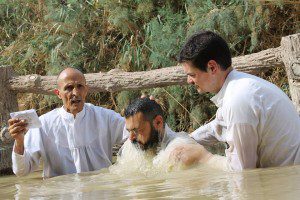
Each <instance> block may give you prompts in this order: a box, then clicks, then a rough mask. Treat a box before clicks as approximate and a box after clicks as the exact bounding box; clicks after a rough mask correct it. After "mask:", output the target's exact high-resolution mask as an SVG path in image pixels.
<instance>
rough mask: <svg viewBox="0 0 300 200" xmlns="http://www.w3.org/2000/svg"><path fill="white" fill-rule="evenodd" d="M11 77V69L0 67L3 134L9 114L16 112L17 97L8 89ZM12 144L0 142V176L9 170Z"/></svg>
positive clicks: (0, 105)
mask: <svg viewBox="0 0 300 200" xmlns="http://www.w3.org/2000/svg"><path fill="white" fill-rule="evenodd" d="M12 75H13V69H12V67H6V66H0V129H2V131H1V134H5V133H4V132H5V131H6V130H5V129H4V126H6V124H7V120H8V119H9V113H10V112H13V111H17V109H18V103H17V95H16V93H15V92H13V91H11V90H9V89H8V80H9V79H10V78H11V77H12ZM11 152H12V143H8V144H4V143H3V142H2V141H1V140H0V174H1V173H4V172H8V171H10V170H11V165H12V164H11Z"/></svg>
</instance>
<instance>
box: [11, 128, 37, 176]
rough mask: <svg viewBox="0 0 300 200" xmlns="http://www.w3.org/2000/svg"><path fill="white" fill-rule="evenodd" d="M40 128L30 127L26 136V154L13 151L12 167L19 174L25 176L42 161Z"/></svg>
mask: <svg viewBox="0 0 300 200" xmlns="http://www.w3.org/2000/svg"><path fill="white" fill-rule="evenodd" d="M40 142H41V140H40V130H39V129H38V128H35V129H30V130H29V131H28V132H27V133H26V135H25V138H24V154H23V155H19V154H17V153H15V151H14V148H15V146H14V148H13V151H12V164H13V166H12V168H13V172H14V174H15V175H17V176H25V175H27V174H29V173H31V172H33V171H35V170H36V169H37V168H38V167H39V163H40V157H41V153H40Z"/></svg>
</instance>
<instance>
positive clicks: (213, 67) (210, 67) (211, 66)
mask: <svg viewBox="0 0 300 200" xmlns="http://www.w3.org/2000/svg"><path fill="white" fill-rule="evenodd" d="M219 68H220V66H219V64H218V63H217V62H216V61H215V60H210V61H208V63H207V71H208V72H211V73H212V74H216V72H217V70H218V69H219Z"/></svg>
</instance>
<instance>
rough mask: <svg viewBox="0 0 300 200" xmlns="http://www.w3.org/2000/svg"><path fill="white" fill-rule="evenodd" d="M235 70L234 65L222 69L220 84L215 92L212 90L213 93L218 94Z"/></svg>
mask: <svg viewBox="0 0 300 200" xmlns="http://www.w3.org/2000/svg"><path fill="white" fill-rule="evenodd" d="M232 70H233V68H232V67H228V68H227V69H226V70H224V71H222V72H221V73H222V74H221V76H220V79H219V80H220V81H219V84H218V87H217V88H216V89H215V91H214V92H212V93H213V94H217V93H218V92H219V91H220V90H221V89H222V87H223V85H224V83H225V81H226V79H227V77H228V75H229V73H230V72H231V71H232Z"/></svg>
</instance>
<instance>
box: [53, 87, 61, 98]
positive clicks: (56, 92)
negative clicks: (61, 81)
mask: <svg viewBox="0 0 300 200" xmlns="http://www.w3.org/2000/svg"><path fill="white" fill-rule="evenodd" d="M54 93H55V94H56V96H58V98H60V99H61V97H60V95H59V94H60V93H59V90H58V89H57V88H55V89H54Z"/></svg>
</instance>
